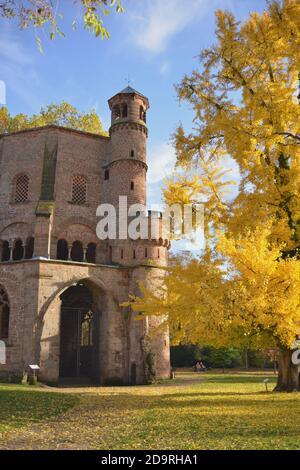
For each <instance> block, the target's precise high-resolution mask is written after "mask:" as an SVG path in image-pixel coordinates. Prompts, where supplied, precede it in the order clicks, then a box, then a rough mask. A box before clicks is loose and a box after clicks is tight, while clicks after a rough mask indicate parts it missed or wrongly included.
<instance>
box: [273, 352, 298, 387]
mask: <svg viewBox="0 0 300 470" xmlns="http://www.w3.org/2000/svg"><path fill="white" fill-rule="evenodd" d="M292 354H293V351H291V350H290V349H281V350H280V351H279V358H278V379H277V384H276V387H275V388H274V391H276V392H293V391H299V390H300V387H299V366H298V365H295V364H293V363H292Z"/></svg>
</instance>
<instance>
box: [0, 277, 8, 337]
mask: <svg viewBox="0 0 300 470" xmlns="http://www.w3.org/2000/svg"><path fill="white" fill-rule="evenodd" d="M8 330H9V300H8V296H7V293H6V290H5V289H4V287H3V286H1V285H0V339H7V338H8Z"/></svg>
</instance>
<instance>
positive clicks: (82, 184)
mask: <svg viewBox="0 0 300 470" xmlns="http://www.w3.org/2000/svg"><path fill="white" fill-rule="evenodd" d="M86 194H87V180H86V178H85V177H84V176H80V175H76V176H74V178H73V184H72V202H74V204H86Z"/></svg>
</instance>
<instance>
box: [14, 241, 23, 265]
mask: <svg viewBox="0 0 300 470" xmlns="http://www.w3.org/2000/svg"><path fill="white" fill-rule="evenodd" d="M23 258H24V247H23V242H22V240H16V241H15V244H14V249H13V260H14V261H19V260H20V259H23Z"/></svg>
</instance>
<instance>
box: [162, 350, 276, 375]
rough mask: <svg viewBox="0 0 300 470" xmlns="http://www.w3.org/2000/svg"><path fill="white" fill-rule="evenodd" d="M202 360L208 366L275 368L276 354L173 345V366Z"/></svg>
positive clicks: (191, 364)
mask: <svg viewBox="0 0 300 470" xmlns="http://www.w3.org/2000/svg"><path fill="white" fill-rule="evenodd" d="M197 361H202V362H203V363H204V364H205V366H206V367H208V368H210V367H211V368H217V369H220V368H234V367H244V368H249V367H255V368H266V369H268V368H273V367H274V355H273V354H270V351H266V350H262V351H255V350H247V351H246V350H244V349H239V348H225V347H222V348H214V347H212V346H201V345H199V344H184V345H179V346H172V347H171V364H172V367H175V368H176V367H193V366H194V365H195V364H196V362H197Z"/></svg>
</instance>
